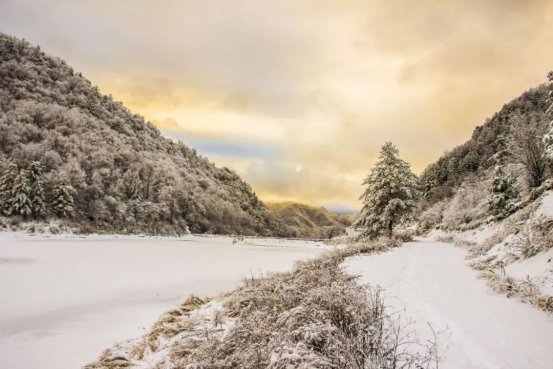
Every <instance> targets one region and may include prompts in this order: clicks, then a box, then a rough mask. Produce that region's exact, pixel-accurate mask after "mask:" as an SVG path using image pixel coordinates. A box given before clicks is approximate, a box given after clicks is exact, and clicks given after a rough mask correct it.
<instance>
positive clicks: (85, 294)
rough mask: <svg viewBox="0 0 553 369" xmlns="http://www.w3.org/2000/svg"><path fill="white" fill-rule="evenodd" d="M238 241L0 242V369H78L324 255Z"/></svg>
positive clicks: (5, 236)
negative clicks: (197, 300)
mask: <svg viewBox="0 0 553 369" xmlns="http://www.w3.org/2000/svg"><path fill="white" fill-rule="evenodd" d="M233 241H234V239H233V238H232V237H220V236H210V237H203V236H202V237H200V236H192V235H189V236H185V237H181V238H170V237H140V236H89V237H84V236H78V235H59V236H58V235H55V236H54V235H40V236H31V235H24V234H15V233H0V281H1V282H0V283H1V286H2V287H1V291H2V293H1V294H0V368H9V369H23V368H24V369H28V368H33V369H66V368H67V369H69V368H71V369H74V368H79V367H81V366H83V365H84V364H87V363H89V362H91V361H93V360H95V359H96V358H97V356H98V355H99V353H100V352H102V351H103V350H104V349H105V348H107V347H110V346H112V345H113V344H114V343H115V342H118V341H122V340H124V339H127V338H128V337H138V336H142V335H143V334H144V333H146V331H147V329H149V327H150V326H151V324H152V323H153V322H154V321H156V319H157V318H158V317H159V316H160V315H161V314H162V313H164V312H165V311H167V310H169V309H171V308H174V307H175V306H177V305H178V304H179V303H181V302H183V301H184V300H185V299H186V297H187V296H188V295H190V294H192V293H193V294H196V295H199V296H205V295H213V294H216V293H219V292H222V291H227V290H231V289H233V288H235V287H236V286H237V285H238V284H239V283H240V281H241V279H242V278H243V277H247V276H249V275H250V274H252V273H253V274H257V273H259V272H268V271H285V270H289V269H290V268H291V267H292V266H293V264H294V262H295V261H297V260H300V259H305V258H309V257H313V256H315V255H317V254H319V253H320V252H321V251H322V250H323V249H325V248H326V247H322V246H321V244H319V243H315V242H309V241H299V240H282V239H259V238H246V239H244V240H243V241H238V242H237V243H236V244H233Z"/></svg>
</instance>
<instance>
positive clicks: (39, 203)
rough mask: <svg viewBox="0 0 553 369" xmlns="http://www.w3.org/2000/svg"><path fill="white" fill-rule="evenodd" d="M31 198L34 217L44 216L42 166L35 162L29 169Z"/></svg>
mask: <svg viewBox="0 0 553 369" xmlns="http://www.w3.org/2000/svg"><path fill="white" fill-rule="evenodd" d="M28 174H29V177H28V179H29V188H30V193H29V197H30V199H31V207H32V212H33V217H35V218H38V217H42V216H44V214H45V212H46V209H45V206H44V184H43V182H42V166H41V165H40V163H39V162H38V161H33V162H32V163H31V165H30V167H29V171H28Z"/></svg>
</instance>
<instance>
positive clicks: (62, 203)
mask: <svg viewBox="0 0 553 369" xmlns="http://www.w3.org/2000/svg"><path fill="white" fill-rule="evenodd" d="M74 193H75V189H74V188H73V187H72V186H70V185H67V184H65V181H63V180H59V181H57V182H56V184H55V185H54V188H53V190H52V210H53V211H54V213H55V214H56V215H58V216H59V217H62V218H65V217H68V216H71V214H72V213H73V195H74Z"/></svg>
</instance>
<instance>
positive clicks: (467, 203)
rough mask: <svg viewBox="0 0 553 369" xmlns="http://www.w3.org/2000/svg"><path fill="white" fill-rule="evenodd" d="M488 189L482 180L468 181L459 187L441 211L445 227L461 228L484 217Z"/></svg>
mask: <svg viewBox="0 0 553 369" xmlns="http://www.w3.org/2000/svg"><path fill="white" fill-rule="evenodd" d="M487 198H488V191H487V189H486V187H485V183H484V182H473V183H468V184H466V185H465V186H463V187H461V188H459V190H458V191H457V192H456V193H455V195H454V196H453V198H452V199H451V200H450V201H449V203H448V204H447V206H445V208H444V212H443V223H444V225H445V227H446V228H447V229H461V228H462V226H463V225H467V224H470V223H471V222H474V221H476V220H479V219H482V218H484V217H486V200H487Z"/></svg>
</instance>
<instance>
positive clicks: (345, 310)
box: [89, 240, 438, 369]
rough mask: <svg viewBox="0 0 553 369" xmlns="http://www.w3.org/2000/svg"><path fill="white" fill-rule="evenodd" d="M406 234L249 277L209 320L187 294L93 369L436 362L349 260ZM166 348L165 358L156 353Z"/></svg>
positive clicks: (373, 368)
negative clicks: (349, 268)
mask: <svg viewBox="0 0 553 369" xmlns="http://www.w3.org/2000/svg"><path fill="white" fill-rule="evenodd" d="M400 242H401V241H399V240H378V241H375V242H372V243H363V242H357V243H354V244H351V245H349V246H348V247H345V248H337V249H335V250H333V251H331V252H327V253H326V254H325V255H323V256H322V257H319V258H317V259H313V260H309V261H306V262H300V263H298V264H297V265H296V267H295V268H294V270H293V271H291V272H287V273H276V274H271V275H268V276H260V277H259V278H249V279H246V280H244V282H243V284H242V286H241V287H240V288H238V289H237V290H235V291H234V292H232V293H230V294H227V295H225V296H224V297H220V298H219V301H222V302H223V304H222V305H221V308H220V309H219V308H217V309H214V310H210V311H209V314H210V317H209V319H207V320H206V319H205V318H198V319H193V318H192V317H191V316H192V315H193V313H192V314H191V312H190V311H189V310H188V307H190V308H195V307H197V306H198V305H199V304H201V303H202V302H204V301H202V300H199V299H196V298H194V300H192V301H191V300H189V301H190V303H188V304H186V303H185V304H184V306H181V307H179V308H178V309H175V310H172V311H170V312H167V313H166V314H164V315H163V316H162V317H161V318H160V320H159V321H158V322H157V323H156V324H154V326H153V328H152V331H151V332H150V333H149V334H147V335H146V336H145V337H144V340H142V341H140V342H138V343H137V344H135V345H134V346H133V347H132V348H131V349H127V350H126V351H125V350H123V351H124V354H123V355H122V353H121V350H119V351H117V350H114V351H113V352H107V353H104V355H103V356H102V357H101V358H100V360H98V362H97V363H95V364H93V365H91V366H89V369H92V368H94V369H99V368H102V369H119V368H120V367H121V368H122V366H121V365H127V364H128V363H132V362H133V360H134V361H137V363H138V362H139V363H141V366H142V367H144V363H148V365H147V366H151V367H154V368H158V369H231V368H232V369H234V368H237V369H261V368H264V369H265V368H270V369H292V368H300V369H311V368H313V369H340V368H343V369H355V368H357V369H377V368H379V369H380V368H390V369H395V368H404V369H407V368H419V369H420V368H437V363H438V357H437V351H436V345H435V344H430V345H428V346H421V347H418V350H416V351H412V350H408V346H409V347H411V348H412V347H413V346H416V345H417V343H416V342H411V340H410V339H409V338H408V336H407V335H406V334H405V331H404V327H403V326H402V325H401V324H400V323H399V322H398V319H397V317H395V316H390V315H388V314H387V312H386V309H385V306H384V303H383V300H382V297H381V296H380V292H379V291H377V290H369V289H368V287H366V286H361V285H359V284H358V283H357V280H356V278H354V277H352V276H350V275H348V274H346V273H345V272H344V271H343V270H342V268H341V263H342V262H343V261H344V259H345V258H347V257H349V256H353V255H357V254H365V253H375V252H381V251H385V250H388V249H390V248H392V247H396V246H398V245H399V244H400ZM208 305H209V304H208ZM185 306H186V308H185ZM205 306H206V305H201V306H199V308H197V310H201V309H202V308H203V307H205ZM163 350H164V352H166V353H167V354H166V355H163V358H161V359H159V357H158V358H157V359H156V360H153V359H151V358H152V357H153V356H155V355H156V354H157V353H159V352H162V351H163ZM417 352H418V353H417ZM115 358H117V360H115ZM117 365H119V366H117ZM132 365H134V364H132Z"/></svg>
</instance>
